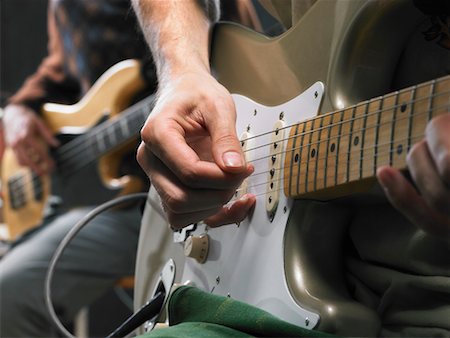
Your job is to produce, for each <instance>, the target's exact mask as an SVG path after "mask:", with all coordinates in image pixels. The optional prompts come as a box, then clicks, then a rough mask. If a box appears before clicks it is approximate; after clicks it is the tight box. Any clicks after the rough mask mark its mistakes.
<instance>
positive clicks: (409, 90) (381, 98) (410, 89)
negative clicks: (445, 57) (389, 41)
mask: <svg viewBox="0 0 450 338" xmlns="http://www.w3.org/2000/svg"><path fill="white" fill-rule="evenodd" d="M449 80H450V76H445V77H442V78H440V79H436V80H433V81H431V82H427V83H422V84H419V85H416V86H412V87H408V88H406V89H402V90H399V91H395V92H392V93H389V94H386V95H383V96H379V97H375V98H372V99H370V100H366V101H363V102H359V103H357V104H354V105H351V106H348V107H346V108H343V109H340V110H336V111H333V112H327V113H325V114H321V115H317V116H314V117H312V118H309V119H306V120H304V121H302V122H300V123H303V122H307V121H313V120H318V119H320V118H321V117H326V116H331V115H333V114H338V113H341V114H342V113H344V112H345V111H350V110H353V109H356V108H357V107H358V106H368V105H369V104H370V103H373V102H377V101H379V102H382V101H386V99H388V98H391V97H394V96H396V97H399V96H401V95H402V94H408V93H414V92H417V89H421V88H423V87H426V86H429V87H430V88H429V89H432V90H434V91H435V88H436V84H439V83H442V82H444V81H449ZM432 86H433V87H432ZM449 92H450V91H448V90H447V91H445V90H443V91H440V92H437V93H436V92H433V93H432V94H431V95H427V96H424V97H419V98H414V99H411V100H408V101H405V102H403V103H402V104H399V103H398V102H396V103H395V104H394V105H393V106H391V107H382V109H379V110H377V111H375V112H373V113H383V112H386V111H389V110H392V109H394V108H398V107H401V106H402V105H403V104H405V103H417V102H419V101H422V100H427V99H430V100H431V99H434V98H436V97H437V96H440V95H445V94H448V93H449ZM297 124H299V122H296V123H295V124H293V125H287V126H284V127H281V128H278V130H282V129H287V128H291V127H293V126H296V125H297ZM273 132H274V130H270V131H267V132H265V133H261V134H258V135H254V136H251V137H248V138H247V139H245V140H251V139H254V138H258V137H261V136H265V135H270V134H271V133H273Z"/></svg>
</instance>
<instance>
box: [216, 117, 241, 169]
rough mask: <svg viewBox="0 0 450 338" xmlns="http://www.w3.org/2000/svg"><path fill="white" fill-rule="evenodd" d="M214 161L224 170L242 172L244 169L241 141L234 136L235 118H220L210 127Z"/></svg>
mask: <svg viewBox="0 0 450 338" xmlns="http://www.w3.org/2000/svg"><path fill="white" fill-rule="evenodd" d="M210 135H211V141H212V152H213V157H214V161H215V162H216V164H217V165H218V166H219V167H220V168H221V169H222V170H224V171H226V172H230V173H242V172H244V171H245V170H246V167H247V165H246V163H245V157H244V153H243V151H242V147H241V142H240V141H239V140H238V138H237V136H236V127H235V119H234V118H230V119H222V120H221V121H220V122H218V123H216V124H214V125H213V128H210Z"/></svg>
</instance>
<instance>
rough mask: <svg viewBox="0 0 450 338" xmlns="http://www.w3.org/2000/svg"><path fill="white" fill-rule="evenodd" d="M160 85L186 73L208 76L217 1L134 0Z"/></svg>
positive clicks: (216, 16)
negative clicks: (211, 35) (210, 44)
mask: <svg viewBox="0 0 450 338" xmlns="http://www.w3.org/2000/svg"><path fill="white" fill-rule="evenodd" d="M133 7H134V9H135V11H136V14H137V17H138V19H139V23H140V25H141V27H142V30H143V32H144V35H145V38H146V40H147V43H148V44H149V47H150V49H151V51H152V54H153V57H154V61H155V64H156V68H157V71H158V79H159V81H160V83H161V82H165V81H168V80H170V79H172V78H176V77H177V76H179V75H181V74H184V73H187V72H191V71H193V72H195V71H197V72H209V70H210V69H209V39H210V31H211V27H212V25H213V23H214V22H215V21H217V19H218V17H219V10H218V8H219V6H218V3H217V1H208V0H204V1H195V0H189V1H188V0H186V1H176V0H175V1H159V0H133Z"/></svg>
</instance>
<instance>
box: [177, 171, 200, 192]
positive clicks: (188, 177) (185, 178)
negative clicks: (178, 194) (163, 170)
mask: <svg viewBox="0 0 450 338" xmlns="http://www.w3.org/2000/svg"><path fill="white" fill-rule="evenodd" d="M199 178H200V177H199V175H198V173H197V171H196V169H195V168H194V167H184V168H182V169H181V170H180V175H179V179H180V180H181V182H183V183H184V184H185V185H187V186H188V187H192V188H196V187H197V186H198V185H199Z"/></svg>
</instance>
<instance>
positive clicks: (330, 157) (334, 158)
mask: <svg viewBox="0 0 450 338" xmlns="http://www.w3.org/2000/svg"><path fill="white" fill-rule="evenodd" d="M445 107H446V106H445ZM441 108H442V107H435V108H434V109H432V110H431V112H432V111H433V110H435V109H441ZM427 113H429V111H424V112H420V113H416V115H417V114H427ZM405 119H406V117H404V118H402V119H399V120H405ZM390 123H391V122H390V121H388V122H386V124H390ZM379 126H380V124H375V125H373V126H370V127H368V128H365V129H370V128H379ZM350 135H352V133H349V134H345V135H341V137H342V136H350ZM422 136H423V134H420V135H417V136H415V137H405V138H402V139H397V140H394V141H390V142H387V143H380V144H378V145H374V146H371V147H365V148H361V147H359V149H353V150H351V151H346V152H345V153H340V154H339V153H338V152H336V153H334V154H332V155H328V156H324V157H318V158H315V159H313V160H312V161H315V162H317V163H318V162H319V161H324V160H325V159H328V160H330V161H331V162H336V161H338V158H339V157H341V156H342V157H344V156H345V157H347V162H349V160H348V158H350V157H351V155H354V154H357V155H356V156H358V154H359V156H358V159H359V161H363V160H364V156H360V154H361V151H366V152H367V151H370V150H371V149H376V148H378V150H379V151H378V152H377V154H376V155H377V156H380V155H386V154H390V153H394V152H396V151H397V150H396V149H391V146H392V144H393V143H400V142H402V141H406V140H410V141H412V140H414V139H420V138H422ZM338 138H340V137H338ZM321 142H326V141H317V142H314V143H310V144H309V145H304V146H302V147H306V146H309V147H311V145H312V144H315V143H317V144H319V143H321ZM349 143H350V144H351V142H350V140H349ZM350 144H347V145H346V147H350V146H351V145H350ZM302 147H298V148H289V149H287V150H285V151H282V152H279V153H278V154H280V155H281V154H284V153H288V152H292V151H294V150H297V149H300V148H302ZM382 147H388V148H389V149H388V150H389V151H388V152H386V151H380V149H381V148H382ZM352 148H354V147H352ZM317 156H318V154H317ZM270 157H271V156H264V157H261V158H258V159H255V160H253V161H251V162H256V161H258V160H261V159H264V158H265V159H268V158H270ZM306 157H307V156H306ZM306 157H305V158H306ZM380 157H381V156H380ZM347 162H343V164H346V163H347ZM307 163H308V160H305V161H303V162H299V163H298V164H297V163H296V164H295V165H294V166H298V167H300V166H302V165H306V164H307ZM315 166H316V168H313V169H312V171H315V170H316V169H317V167H318V166H317V165H315ZM332 168H334V167H332ZM284 169H285V167H284V166H281V167H280V168H277V169H275V170H280V171H281V170H284ZM329 170H330V167H328V166H327V171H329ZM360 170H361V168H357V169H356V170H355V171H353V172H349V175H350V174H353V173H354V172H356V171H360ZM268 173H270V170H269V171H263V172H255V173H253V174H252V176H257V175H261V174H268ZM332 176H333V174H332ZM308 177H309V175H308ZM329 177H330V176H327V177H326V178H327V179H328V178H329ZM333 177H334V176H333ZM35 178H38V177H33V180H34V179H35ZM281 179H283V178H281ZM281 179H280V180H281ZM314 181H315V180H312V181H306V183H307V184H310V183H314ZM21 183H22V184H21V185H22V187H23V186H24V185H25V184H24V183H23V182H21ZM268 183H270V181H267V182H263V183H259V184H258V185H267V184H268ZM15 187H17V186H15Z"/></svg>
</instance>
